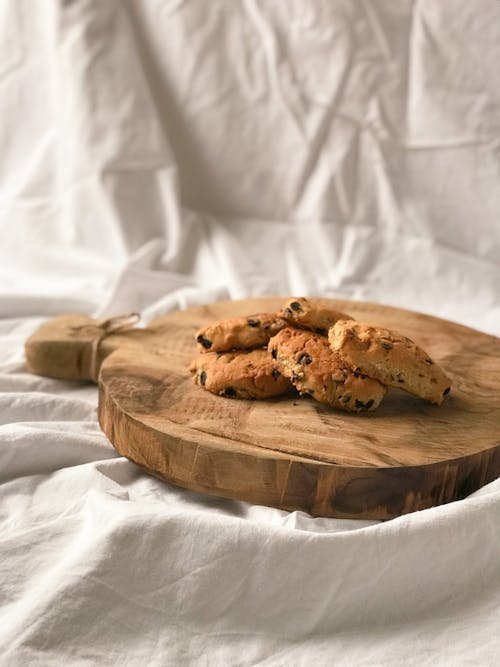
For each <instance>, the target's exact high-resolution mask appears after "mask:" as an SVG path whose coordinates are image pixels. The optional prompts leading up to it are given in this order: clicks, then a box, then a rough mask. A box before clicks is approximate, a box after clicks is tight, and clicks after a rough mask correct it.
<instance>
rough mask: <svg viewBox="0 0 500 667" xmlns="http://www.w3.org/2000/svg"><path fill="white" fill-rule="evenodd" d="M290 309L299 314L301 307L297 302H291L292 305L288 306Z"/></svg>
mask: <svg viewBox="0 0 500 667" xmlns="http://www.w3.org/2000/svg"><path fill="white" fill-rule="evenodd" d="M290 308H291V309H292V310H295V312H296V313H300V311H301V310H302V306H301V305H300V303H299V302H298V301H292V303H291V304H290Z"/></svg>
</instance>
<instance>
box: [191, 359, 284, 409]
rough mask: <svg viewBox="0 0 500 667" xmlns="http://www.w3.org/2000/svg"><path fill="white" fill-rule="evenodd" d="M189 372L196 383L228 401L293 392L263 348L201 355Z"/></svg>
mask: <svg viewBox="0 0 500 667" xmlns="http://www.w3.org/2000/svg"><path fill="white" fill-rule="evenodd" d="M190 370H191V372H192V373H194V378H193V380H194V382H195V383H196V384H199V385H200V386H201V387H203V388H204V389H207V391H211V392H212V393H213V394H218V395H219V396H225V397H226V398H271V397H272V396H279V395H280V394H284V393H286V392H287V391H289V390H290V389H292V384H291V382H290V380H289V379H288V378H287V377H285V376H284V375H282V374H281V373H280V372H279V370H278V369H277V368H276V364H275V363H274V362H273V359H272V358H271V357H270V356H269V355H268V353H267V350H264V349H258V350H245V351H238V352H224V353H220V354H218V353H216V352H210V353H208V354H200V355H199V356H198V358H197V359H195V360H194V361H193V362H192V364H191V366H190Z"/></svg>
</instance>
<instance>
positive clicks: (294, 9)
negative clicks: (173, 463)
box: [0, 0, 500, 667]
mask: <svg viewBox="0 0 500 667" xmlns="http://www.w3.org/2000/svg"><path fill="white" fill-rule="evenodd" d="M499 62H500V3H498V2H496V1H495V0H476V2H474V3H470V2H465V0H448V2H446V3H444V2H443V3H438V2H433V1H432V0H415V1H413V2H410V1H409V0H401V2H393V1H392V0H378V1H377V2H376V3H375V2H369V1H367V0H356V1H355V2H353V1H352V0H329V1H328V2H326V1H325V2H322V1H321V0H293V1H292V0H290V1H289V2H288V1H287V2H281V1H279V0H211V1H210V2H205V1H204V0H106V2H96V1H95V0H73V1H72V2H66V1H64V0H46V2H43V3H42V2H36V3H35V2H30V1H29V0H19V1H16V2H13V1H9V0H4V1H3V2H0V90H1V93H0V119H1V121H2V122H1V123H0V148H1V150H0V231H1V242H0V316H1V319H0V343H1V344H0V526H1V530H0V572H1V576H0V621H1V622H0V655H1V656H2V663H4V664H6V665H9V667H10V666H11V665H12V666H15V667H17V666H18V665H19V666H21V665H22V666H23V667H24V666H25V665H43V666H45V665H73V664H74V665H131V666H135V665H138V666H139V665H141V666H142V665H210V666H212V665H221V666H224V667H225V666H227V665H235V666H242V667H243V666H247V665H248V666H250V665H263V666H264V665H266V666H271V665H272V666H274V665H287V666H288V665H304V666H305V665H307V666H309V665H311V664H317V665H331V664H335V665H346V666H349V667H351V666H352V665H370V666H373V665H394V666H396V665H397V666H399V665H402V664H405V665H419V666H421V665H433V666H434V665H453V666H456V665H481V666H485V667H488V666H490V665H491V666H493V665H496V664H497V663H498V654H499V651H500V642H499V639H498V628H499V627H500V533H499V526H500V480H497V481H495V482H492V483H491V484H489V485H487V486H485V487H483V488H482V489H480V490H478V491H477V492H476V493H474V494H472V495H471V496H469V497H468V498H466V499H464V500H462V501H460V502H456V503H451V504H449V505H447V506H442V507H436V508H432V509H429V510H426V511H422V512H417V513H413V514H410V515H406V516H403V517H400V518H397V519H394V520H392V521H388V522H386V523H380V522H376V521H359V520H358V521H356V520H335V519H324V518H313V517H310V516H309V515H307V514H306V513H303V512H292V513H288V512H284V511H281V510H276V509H273V508H267V507H260V506H253V505H250V504H247V503H243V502H238V501H231V500H223V499H219V498H212V497H208V496H204V495H201V494H196V493H193V492H189V491H186V490H183V489H180V488H176V487H174V486H173V485H169V484H167V483H163V482H161V481H159V480H157V479H154V478H153V477H150V476H148V475H147V474H145V473H144V472H143V471H141V470H140V469H139V468H138V467H136V466H135V465H133V464H132V463H130V462H129V461H127V460H126V459H124V458H122V457H119V456H118V455H117V453H116V452H115V450H114V449H113V447H112V445H111V444H110V443H109V441H108V440H107V439H106V437H105V436H104V434H103V433H102V432H101V430H100V429H99V426H98V422H97V415H96V406H97V389H96V387H95V386H94V385H92V384H90V383H89V384H85V383H82V384H78V383H72V382H62V381H57V380H52V379H47V378H40V377H36V376H32V375H30V374H28V373H27V372H26V370H25V368H24V354H23V344H24V341H25V339H26V338H27V337H28V336H29V335H30V334H31V333H32V332H33V331H34V330H35V329H36V328H37V327H38V326H40V324H42V323H43V322H44V321H45V320H46V319H47V318H49V317H51V316H54V315H57V314H62V313H69V312H76V313H86V314H89V315H93V316H96V317H101V316H108V315H114V314H118V313H121V312H127V311H130V310H139V311H140V312H141V313H142V318H143V323H147V322H148V321H149V320H150V319H151V318H153V317H156V316H159V315H162V314H165V313H167V312H170V311H172V310H175V309H177V308H186V307H188V306H190V305H193V304H200V303H208V302H211V301H215V300H219V299H224V298H243V297H247V296H259V295H277V294H283V295H289V294H296V295H308V294H311V295H326V296H328V295H329V296H340V297H342V298H353V299H360V300H366V301H375V302H379V303H385V304H389V305H395V306H401V307H405V308H410V309H413V310H417V311H422V312H427V313H430V314H434V315H437V316H440V317H445V318H448V319H452V320H454V321H457V322H460V323H462V324H465V325H468V326H472V327H474V328H477V329H480V330H483V331H486V332H488V333H491V334H494V335H500V262H499V259H498V258H499V257H500V224H499V222H498V221H499V214H500V187H499V185H498V183H499V174H500V143H499V136H500V80H499V78H498V63H499ZM499 429H500V425H499ZM464 436H466V434H464ZM499 437H500V436H499Z"/></svg>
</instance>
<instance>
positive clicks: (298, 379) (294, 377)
mask: <svg viewBox="0 0 500 667" xmlns="http://www.w3.org/2000/svg"><path fill="white" fill-rule="evenodd" d="M291 380H292V382H299V381H300V375H297V373H292V377H291Z"/></svg>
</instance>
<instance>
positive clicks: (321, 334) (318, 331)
mask: <svg viewBox="0 0 500 667" xmlns="http://www.w3.org/2000/svg"><path fill="white" fill-rule="evenodd" d="M314 333H317V334H319V335H320V336H326V334H327V333H328V331H327V330H326V329H322V328H321V327H317V328H316V329H314Z"/></svg>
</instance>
